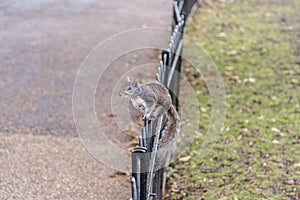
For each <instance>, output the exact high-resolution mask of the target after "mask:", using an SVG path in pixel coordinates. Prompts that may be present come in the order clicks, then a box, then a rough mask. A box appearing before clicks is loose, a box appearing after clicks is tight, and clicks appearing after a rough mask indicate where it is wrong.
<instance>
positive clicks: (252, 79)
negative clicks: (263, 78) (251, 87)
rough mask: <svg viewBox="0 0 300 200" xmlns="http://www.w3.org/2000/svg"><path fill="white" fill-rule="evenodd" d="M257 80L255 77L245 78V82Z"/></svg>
mask: <svg viewBox="0 0 300 200" xmlns="http://www.w3.org/2000/svg"><path fill="white" fill-rule="evenodd" d="M255 81H256V80H255V78H251V77H250V78H245V79H244V83H255Z"/></svg>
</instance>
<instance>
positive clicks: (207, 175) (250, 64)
mask: <svg viewBox="0 0 300 200" xmlns="http://www.w3.org/2000/svg"><path fill="white" fill-rule="evenodd" d="M247 2H248V1H243V0H240V1H234V3H218V2H211V1H207V4H206V5H205V6H204V7H202V8H200V9H199V10H198V11H197V12H196V13H195V16H194V19H193V21H192V22H191V23H190V24H189V26H188V27H187V35H189V36H191V37H192V38H193V40H194V42H197V43H198V44H200V45H201V46H202V47H203V48H204V49H205V50H206V51H207V53H208V54H209V56H210V57H211V58H212V59H213V61H214V62H215V63H216V64H217V66H218V69H219V71H220V73H221V75H222V78H223V81H224V85H225V88H226V93H227V99H226V101H227V103H226V113H227V115H226V121H225V125H224V127H225V130H224V131H223V132H222V133H221V135H220V138H219V140H218V142H217V144H216V145H215V147H214V148H213V150H212V151H211V152H210V153H209V155H207V156H206V157H204V158H200V157H199V156H197V155H198V151H199V149H200V148H201V145H202V142H203V139H204V137H205V132H206V131H207V128H208V125H209V116H210V111H211V105H210V97H209V94H208V92H207V88H206V87H205V83H204V81H203V80H202V79H201V78H199V76H198V75H196V72H195V71H194V70H193V69H192V67H191V66H188V64H185V65H184V67H183V69H184V73H185V76H186V77H189V78H188V79H189V81H190V82H191V84H192V85H193V87H194V88H195V90H197V94H198V98H199V102H200V105H201V110H202V114H201V116H200V121H201V122H200V132H201V133H203V136H202V137H198V138H197V140H196V141H194V143H193V144H192V145H191V147H190V148H189V150H188V151H187V153H186V155H191V156H192V158H191V159H190V160H189V161H187V162H180V161H178V162H176V163H175V164H173V166H172V168H171V169H169V172H170V173H169V181H168V195H167V199H202V198H203V199H233V200H235V199H249V200H251V199H253V200H256V199H300V164H299V163H300V124H299V122H300V105H299V104H300V79H299V77H300V66H299V65H297V63H296V60H297V59H298V58H299V56H300V55H295V51H296V48H297V45H298V46H299V44H300V38H297V34H296V31H295V30H294V31H286V30H285V28H286V27H285V26H286V25H285V24H284V22H285V21H286V18H288V17H290V18H288V19H291V17H298V18H299V15H298V16H296V15H297V12H298V11H297V10H298V9H297V8H295V6H294V7H293V6H279V4H270V3H269V4H268V3H265V4H264V3H261V5H260V6H259V7H257V6H254V5H255V4H254V1H251V2H252V3H247ZM295 5H296V6H297V4H295ZM298 8H299V7H298ZM299 23H300V21H299ZM299 33H300V32H299ZM299 33H298V34H299ZM199 62H201V61H199ZM249 80H250V81H249Z"/></svg>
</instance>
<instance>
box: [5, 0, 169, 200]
mask: <svg viewBox="0 0 300 200" xmlns="http://www.w3.org/2000/svg"><path fill="white" fill-rule="evenodd" d="M170 21H171V2H170V1H167V0H160V1H152V0H145V1H140V0H127V1H117V0H101V1H99V0H85V1H80V0H64V1H60V0H52V1H49V0H39V1H34V0H23V1H17V0H6V1H1V3H0V43H1V48H0V91H1V92H0V102H1V103H0V199H26V200H27V199H80V200H82V199H126V198H128V197H129V195H130V188H129V183H128V176H122V175H115V171H114V170H112V169H109V168H108V167H106V166H104V165H102V164H101V163H99V162H97V161H96V160H95V159H93V158H92V157H91V156H90V155H89V154H88V152H87V151H86V150H85V149H84V148H83V146H82V144H81V142H80V140H79V138H78V137H77V133H76V131H75V128H74V124H73V119H72V110H71V106H72V105H71V101H72V89H73V82H74V79H75V75H76V72H77V70H78V69H79V66H80V64H81V62H82V61H83V59H84V58H85V56H86V55H87V54H88V52H89V51H90V50H91V49H92V48H94V47H95V46H96V45H97V44H98V43H99V42H101V41H103V40H104V39H106V38H108V37H109V36H111V35H113V34H116V33H119V32H121V31H125V30H129V29H132V28H135V27H142V26H155V27H168V26H169V24H170ZM153 39H155V38H153ZM166 40H168V38H166ZM140 59H150V60H151V59H152V60H156V58H155V55H154V54H153V52H149V53H148V55H141V57H140ZM111 76H114V74H113V73H111ZM108 87H109V86H108ZM114 139H115V140H117V138H116V137H115V138H114ZM123 140H124V141H123V142H126V138H123Z"/></svg>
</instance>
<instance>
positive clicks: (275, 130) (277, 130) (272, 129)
mask: <svg viewBox="0 0 300 200" xmlns="http://www.w3.org/2000/svg"><path fill="white" fill-rule="evenodd" d="M271 131H273V132H275V133H279V132H280V131H279V129H277V128H275V127H273V128H271Z"/></svg>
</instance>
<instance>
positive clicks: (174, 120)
mask: <svg viewBox="0 0 300 200" xmlns="http://www.w3.org/2000/svg"><path fill="white" fill-rule="evenodd" d="M167 117H168V122H167V124H166V126H165V128H164V130H163V131H162V138H161V141H160V147H163V146H165V145H167V144H168V143H169V142H171V141H174V140H176V141H177V139H178V138H179V133H180V118H179V115H178V113H177V111H176V109H175V107H174V106H173V105H171V106H170V108H169V109H168V110H167Z"/></svg>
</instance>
